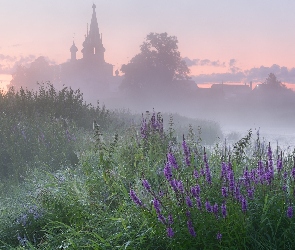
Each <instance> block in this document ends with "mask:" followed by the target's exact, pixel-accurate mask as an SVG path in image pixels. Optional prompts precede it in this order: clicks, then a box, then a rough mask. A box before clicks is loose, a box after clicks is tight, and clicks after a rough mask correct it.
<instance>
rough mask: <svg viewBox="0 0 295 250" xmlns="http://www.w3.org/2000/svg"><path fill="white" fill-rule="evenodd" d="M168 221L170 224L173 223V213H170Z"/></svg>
mask: <svg viewBox="0 0 295 250" xmlns="http://www.w3.org/2000/svg"><path fill="white" fill-rule="evenodd" d="M168 222H169V225H172V224H173V217H172V215H171V214H169V215H168Z"/></svg>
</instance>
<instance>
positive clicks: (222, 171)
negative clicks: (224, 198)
mask: <svg viewBox="0 0 295 250" xmlns="http://www.w3.org/2000/svg"><path fill="white" fill-rule="evenodd" d="M226 172H227V165H226V163H225V162H222V164H221V173H220V175H221V176H220V178H221V179H224V180H225V179H226Z"/></svg>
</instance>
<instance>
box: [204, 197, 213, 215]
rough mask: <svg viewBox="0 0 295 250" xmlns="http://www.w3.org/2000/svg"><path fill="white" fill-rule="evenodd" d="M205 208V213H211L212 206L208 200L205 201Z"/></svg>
mask: <svg viewBox="0 0 295 250" xmlns="http://www.w3.org/2000/svg"><path fill="white" fill-rule="evenodd" d="M205 206H206V210H207V212H209V213H211V212H212V206H211V204H210V202H209V201H208V200H207V201H206V204H205Z"/></svg>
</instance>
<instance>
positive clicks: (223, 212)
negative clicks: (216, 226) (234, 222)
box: [221, 202, 227, 219]
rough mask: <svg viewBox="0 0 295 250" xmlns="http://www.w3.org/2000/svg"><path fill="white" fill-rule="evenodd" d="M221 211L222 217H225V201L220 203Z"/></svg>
mask: <svg viewBox="0 0 295 250" xmlns="http://www.w3.org/2000/svg"><path fill="white" fill-rule="evenodd" d="M221 213H222V217H223V218H224V219H225V218H226V216H227V210H226V203H225V202H223V203H222V204H221Z"/></svg>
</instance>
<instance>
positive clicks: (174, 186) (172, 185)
mask: <svg viewBox="0 0 295 250" xmlns="http://www.w3.org/2000/svg"><path fill="white" fill-rule="evenodd" d="M170 185H171V187H172V188H173V190H174V192H177V191H178V182H177V180H175V179H173V180H171V181H170Z"/></svg>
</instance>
